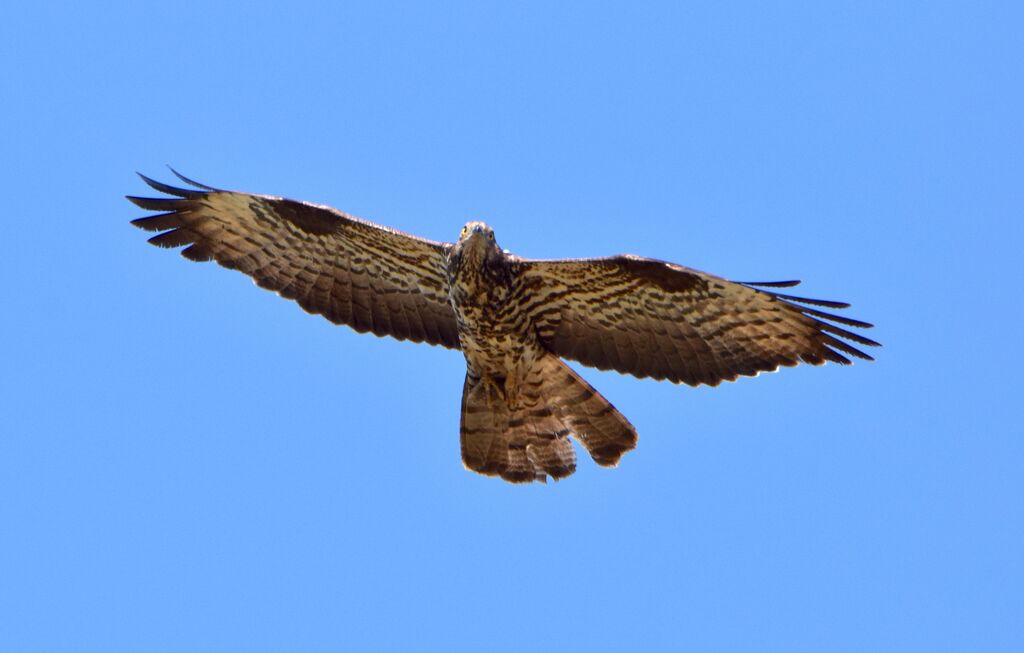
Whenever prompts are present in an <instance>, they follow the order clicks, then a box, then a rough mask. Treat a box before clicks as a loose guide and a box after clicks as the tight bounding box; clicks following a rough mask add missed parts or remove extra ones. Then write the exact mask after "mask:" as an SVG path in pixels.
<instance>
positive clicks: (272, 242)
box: [128, 173, 459, 349]
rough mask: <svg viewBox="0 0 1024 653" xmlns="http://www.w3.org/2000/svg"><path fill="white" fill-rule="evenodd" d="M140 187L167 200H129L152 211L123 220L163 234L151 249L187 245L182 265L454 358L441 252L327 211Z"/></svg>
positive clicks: (217, 193) (262, 198)
mask: <svg viewBox="0 0 1024 653" xmlns="http://www.w3.org/2000/svg"><path fill="white" fill-rule="evenodd" d="M175 174H177V173H175ZM140 176H142V175H140ZM178 176H179V177H181V175H178ZM142 179H143V181H145V182H146V183H147V184H149V185H150V186H151V187H152V188H154V189H156V190H158V191H160V192H162V193H166V194H167V195H170V196H171V197H165V198H159V199H157V198H146V197H128V199H129V200H131V201H132V202H133V203H135V204H136V205H138V206H140V207H142V208H144V209H148V210H151V211H161V213H160V214H159V215H154V216H150V217H145V218H139V219H138V220H133V221H132V224H134V225H135V226H137V227H141V228H142V229H146V230H149V231H160V232H163V233H161V234H159V235H157V236H154V237H153V238H150V240H149V242H151V243H153V244H154V245H158V246H160V247H181V246H185V245H187V247H186V248H185V249H184V250H183V251H182V255H183V256H185V257H186V258H188V259H191V260H193V261H209V260H211V259H212V260H215V261H217V262H218V263H220V264H221V265H223V266H224V267H226V268H231V269H233V270H241V271H242V272H244V273H246V274H248V275H249V276H251V277H252V278H253V279H254V280H255V281H256V283H257V284H258V285H260V286H261V287H263V288H266V289H268V290H273V291H275V292H277V293H278V294H280V295H281V296H282V297H285V298H287V299H294V300H295V301H297V302H298V303H299V305H300V306H302V308H304V309H306V310H307V311H309V312H310V313H317V314H320V315H323V316H324V317H326V318H327V319H328V320H330V321H331V322H334V323H336V324H347V325H348V326H350V327H352V328H353V329H355V330H356V331H359V332H361V333H364V332H367V331H371V332H373V333H374V334H376V335H378V336H393V337H395V338H398V339H399V340H412V341H414V342H428V343H430V344H432V345H444V346H445V347H450V348H452V349H458V347H459V335H458V330H457V327H456V322H455V315H454V313H453V311H452V308H451V305H450V304H449V303H448V293H447V282H446V275H445V259H446V256H447V250H448V248H449V247H450V245H446V244H443V243H436V242H433V241H429V240H425V239H422V238H417V237H415V236H410V235H408V234H404V233H402V232H400V231H396V230H394V229H389V228H388V227H383V226H380V225H376V224H373V223H371V222H367V221H365V220H360V219H358V218H355V217H353V216H350V215H347V214H345V213H342V212H341V211H338V210H335V209H332V208H330V207H327V206H320V205H317V204H309V203H306V202H297V201H295V200H289V199H283V198H280V197H270V196H266V195H250V194H248V193H237V192H232V191H224V190H218V189H215V188H211V187H209V186H203V185H202V184H198V183H196V182H193V181H191V180H189V179H186V178H185V177H181V179H182V181H184V182H186V183H188V184H190V185H193V186H195V187H196V189H184V188H175V187H173V186H168V185H166V184H162V183H160V182H157V181H153V180H152V179H148V178H147V177H144V176H143V177H142Z"/></svg>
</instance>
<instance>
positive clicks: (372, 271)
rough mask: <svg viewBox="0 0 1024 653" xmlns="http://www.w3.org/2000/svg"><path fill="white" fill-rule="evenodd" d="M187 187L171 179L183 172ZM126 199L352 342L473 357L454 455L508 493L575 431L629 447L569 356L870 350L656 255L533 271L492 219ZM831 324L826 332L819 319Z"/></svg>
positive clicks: (608, 358)
mask: <svg viewBox="0 0 1024 653" xmlns="http://www.w3.org/2000/svg"><path fill="white" fill-rule="evenodd" d="M179 176H180V175H179ZM143 179H144V180H145V181H146V182H147V183H148V184H149V185H150V186H152V187H153V188H155V189H157V190H159V191H162V192H164V193H167V194H169V195H171V196H172V197H171V198H160V199H158V198H139V197H129V199H130V200H132V201H133V202H134V203H135V204H137V205H139V206H141V207H143V208H146V209H151V210H157V211H164V213H160V214H159V215H155V216H151V217H147V218H141V219H139V220H135V221H134V224H136V226H139V227H142V228H144V229H149V230H156V231H161V232H163V233H161V234H159V235H157V236H155V237H154V238H152V239H151V242H153V243H154V244H156V245H161V246H165V247H177V246H183V245H187V247H186V249H185V250H184V251H183V252H182V253H183V254H184V255H185V256H186V257H187V258H190V259H192V260H198V261H203V260H210V259H214V260H216V261H217V262H219V263H220V264H222V265H224V266H225V267H228V268H234V269H239V270H241V271H243V272H245V273H247V274H249V275H250V276H252V277H253V278H254V279H255V281H256V282H257V283H258V284H259V285H261V286H263V287H265V288H268V289H271V290H275V291H277V292H278V293H280V294H281V296H283V297H286V298H289V299H294V300H296V301H297V302H299V304H300V305H301V306H302V307H303V308H305V309H306V310H307V311H310V312H313V313H319V314H321V315H323V316H324V317H326V318H327V319H329V320H331V321H333V322H335V323H338V324H346V325H349V326H351V327H352V328H354V329H356V330H357V331H360V332H365V331H371V332H373V333H375V334H377V335H381V336H384V335H387V336H393V337H395V338H398V339H402V340H405V339H409V340H413V341H415V342H428V343H430V344H436V345H443V346H445V347H449V348H452V349H459V350H461V351H462V353H463V354H464V356H465V359H466V379H465V384H464V389H463V398H462V420H461V422H462V424H461V441H462V458H463V462H464V464H465V465H466V467H468V468H469V469H472V470H474V471H477V472H480V473H483V474H487V475H497V476H501V477H502V478H504V479H505V480H508V481H512V482H529V481H534V480H539V481H543V480H545V479H546V478H547V477H548V476H551V477H553V478H556V479H557V478H563V477H565V476H568V475H569V474H571V473H572V472H573V471H574V470H575V468H576V459H575V452H574V449H573V446H572V444H571V442H570V441H569V440H570V437H572V438H575V439H576V440H577V441H579V442H580V443H581V444H582V445H583V446H584V447H585V448H586V449H587V451H588V453H590V455H591V457H592V458H593V459H594V460H595V461H597V462H598V463H599V464H601V465H605V466H613V465H615V464H617V463H618V461H619V459H620V458H621V456H622V454H623V453H625V452H626V451H629V450H630V449H632V448H633V447H635V446H636V440H637V436H636V431H635V429H634V428H633V426H632V425H631V424H630V423H629V422H628V421H627V420H626V418H625V417H623V416H622V415H621V414H620V413H619V412H618V410H616V409H615V407H614V406H612V405H611V404H610V403H609V402H608V401H607V400H606V399H605V398H604V397H602V396H601V395H600V394H599V393H598V392H597V391H595V390H594V389H593V387H591V386H590V385H589V384H588V383H587V382H586V381H584V380H583V379H581V378H580V377H579V376H578V375H577V374H576V373H575V372H574V371H573V370H571V369H570V368H569V367H568V366H567V365H566V364H565V363H564V362H562V361H561V360H560V358H561V357H566V358H572V359H575V360H577V361H579V362H581V363H583V364H586V365H592V366H595V367H598V368H600V369H615V370H618V371H620V372H623V373H628V374H632V375H634V376H638V377H653V378H655V379H668V380H670V381H673V382H675V383H687V384H690V385H698V384H701V383H704V384H708V385H717V384H718V383H719V382H721V381H722V380H734V379H735V378H737V376H740V375H755V374H757V373H758V372H761V371H766V370H774V369H776V368H778V367H779V366H780V365H785V366H789V365H795V364H797V363H798V362H800V361H804V362H808V363H812V364H815V365H818V364H821V363H823V362H825V361H826V360H830V361H833V362H837V363H841V364H848V363H849V362H850V361H849V359H848V358H846V357H845V356H844V355H843V353H846V354H851V355H853V356H857V357H861V358H866V359H870V357H869V356H867V355H866V354H864V353H863V352H861V351H860V350H858V349H856V348H855V347H852V346H851V345H849V344H848V343H847V342H844V341H843V340H841V339H840V338H842V339H845V340H852V341H854V342H856V343H859V344H862V345H868V346H874V345H877V343H875V342H874V341H872V340H869V339H867V338H864V337H863V336H859V335H857V334H854V333H852V332H850V331H848V330H846V329H842V328H840V327H837V326H835V325H834V324H830V323H829V322H828V321H831V322H839V323H840V324H844V325H847V326H853V327H869V326H870V325H869V324H867V323H864V322H860V321H858V320H852V319H850V318H845V317H840V316H837V315H834V314H829V313H824V312H822V311H820V310H817V309H815V308H810V307H809V306H807V304H810V305H812V306H825V307H830V308H844V307H845V306H846V305H845V304H841V303H838V302H828V301H822V300H808V299H803V298H797V297H791V296H788V295H781V294H778V293H776V292H774V291H772V290H759V289H756V288H753V287H752V286H755V285H756V286H760V287H763V288H778V287H787V286H792V285H796V282H776V283H762V284H749V283H748V284H741V283H735V282H731V281H727V280H725V279H722V278H719V277H715V276H713V275H709V274H706V273H703V272H698V271H696V270H690V269H688V268H684V267H682V266H678V265H675V264H671V263H666V262H664V261H656V260H654V259H645V258H640V257H635V256H629V255H623V256H615V257H609V258H600V259H578V260H568V259H566V260H552V261H533V260H529V259H523V258H520V257H517V256H513V255H511V254H508V253H507V252H505V251H503V250H502V249H500V248H499V247H498V245H497V243H496V241H495V238H494V232H493V230H492V229H491V228H490V227H489V226H487V225H486V224H484V223H481V222H471V223H469V224H467V225H466V226H465V227H464V228H463V230H462V234H461V235H460V237H459V239H458V241H457V242H455V243H454V244H445V243H436V242H433V241H428V240H424V239H421V238H417V237H414V236H410V235H408V234H403V233H401V232H398V231H395V230H393V229H389V228H387V227H382V226H380V225H375V224H373V223H370V222H366V221H363V220H359V219H358V218H354V217H352V216H349V215H346V214H344V213H341V212H340V211H336V210H334V209H331V208H329V207H325V206H319V205H315V204H308V203H304V202H296V201H293V200H286V199H282V198H278V197H270V196H262V195H251V194H247V193H237V192H231V191H222V190H218V189H214V188H211V187H208V186H203V185H201V184H196V183H195V182H191V181H190V180H187V179H185V178H184V177H182V179H183V180H184V181H186V182H187V183H190V184H192V185H194V186H196V187H197V188H198V190H189V189H181V188H175V187H171V186H167V185H165V184H161V183H159V182H155V181H153V180H150V179H147V178H145V177H143ZM825 320H828V321H825Z"/></svg>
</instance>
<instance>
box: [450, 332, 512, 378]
mask: <svg viewBox="0 0 1024 653" xmlns="http://www.w3.org/2000/svg"><path fill="white" fill-rule="evenodd" d="M489 327H490V325H471V326H468V327H467V328H465V329H460V330H459V339H460V341H461V344H462V351H463V353H464V354H465V356H466V362H467V363H468V364H469V365H470V367H472V368H473V369H474V371H476V372H477V373H480V374H483V375H486V376H497V377H504V376H506V375H508V374H510V373H511V372H513V371H514V370H516V369H518V368H519V367H521V366H522V365H523V364H524V358H526V357H527V352H528V350H529V347H528V346H527V343H526V341H525V338H523V337H522V335H521V334H518V333H513V332H512V331H511V330H508V329H502V328H494V327H490V328H489Z"/></svg>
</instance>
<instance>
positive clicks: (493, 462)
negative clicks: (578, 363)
mask: <svg viewBox="0 0 1024 653" xmlns="http://www.w3.org/2000/svg"><path fill="white" fill-rule="evenodd" d="M513 386H514V387H516V391H515V392H516V394H515V396H507V394H506V388H508V387H513ZM461 430H462V434H461V436H462V461H463V463H464V464H465V465H466V467H467V468H468V469H471V470H473V471H475V472H479V473H481V474H485V475H488V476H500V477H501V478H503V479H505V480H506V481H510V482H513V483H529V482H531V481H541V482H544V481H546V479H547V477H548V476H550V477H552V478H554V479H560V478H564V477H566V476H569V475H570V474H572V473H573V472H574V471H576V454H575V451H574V449H573V446H572V443H571V442H570V441H569V438H570V437H573V438H575V439H576V440H578V441H579V442H580V443H581V444H582V445H583V446H584V448H586V450H587V452H588V453H589V454H590V455H591V457H592V458H593V459H594V460H595V461H596V462H597V463H598V464H600V465H603V466H615V465H616V464H618V462H619V459H620V458H621V457H622V455H623V454H624V453H625V452H627V451H629V450H631V449H633V448H634V447H635V446H636V442H637V435H636V430H635V429H634V428H633V426H632V425H631V424H630V423H629V422H628V421H627V420H626V418H625V417H623V416H622V414H621V413H619V411H617V410H616V409H615V407H614V406H612V405H611V404H610V403H609V402H608V401H607V400H606V399H605V398H604V397H602V396H601V395H600V394H598V393H597V392H596V391H595V390H594V389H593V388H592V387H591V386H590V384H588V383H587V382H586V381H584V380H583V379H581V378H580V377H579V376H578V375H577V374H576V373H575V372H573V371H572V370H571V369H570V368H569V367H568V366H567V365H566V364H565V363H563V362H562V361H560V360H558V358H557V357H555V356H552V355H550V354H549V355H546V356H544V357H543V358H542V359H541V360H540V361H539V362H538V363H537V364H536V365H535V366H534V367H533V368H532V369H531V370H530V371H529V373H528V374H527V375H526V378H525V379H523V380H522V381H521V382H520V383H518V384H506V383H504V380H502V379H495V378H493V377H478V376H475V375H473V374H467V375H466V383H465V387H464V389H463V395H462V429H461Z"/></svg>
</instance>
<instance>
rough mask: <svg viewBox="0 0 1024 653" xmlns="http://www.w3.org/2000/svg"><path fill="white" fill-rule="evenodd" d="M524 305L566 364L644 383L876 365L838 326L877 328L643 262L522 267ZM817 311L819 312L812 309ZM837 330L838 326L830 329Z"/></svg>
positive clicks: (624, 259)
mask: <svg viewBox="0 0 1024 653" xmlns="http://www.w3.org/2000/svg"><path fill="white" fill-rule="evenodd" d="M515 265H516V268H517V271H518V275H517V276H518V278H519V282H520V284H521V285H520V288H519V291H520V292H521V293H522V294H521V295H520V297H521V298H522V299H521V302H522V305H523V306H524V307H526V310H528V311H530V312H531V318H532V321H533V324H534V325H535V327H536V328H537V331H538V335H539V336H540V338H541V340H542V341H543V342H544V344H545V345H546V346H547V347H548V348H549V349H551V351H553V352H555V353H556V354H558V355H559V356H562V357H564V358H569V359H572V360H576V361H579V362H580V363H583V364H584V365H591V366H594V367H597V368H598V369H602V370H607V369H614V370H617V371H619V372H623V373H626V374H632V375H634V376H637V377H641V378H642V377H653V378H655V379H668V380H670V381H672V382H674V383H680V382H681V383H687V384H689V385H699V384H701V383H706V384H708V385H712V386H714V385H718V384H719V383H720V382H722V381H732V380H735V379H736V377H737V376H740V375H743V376H753V375H755V374H757V373H758V372H764V371H769V370H775V369H777V368H778V367H779V366H780V365H784V366H792V365H796V364H797V363H799V362H801V361H802V362H806V363H811V364H813V365H821V364H822V363H824V362H825V361H826V360H828V361H833V362H835V363H841V364H844V365H847V364H849V363H850V359H849V358H847V356H846V355H850V356H855V357H858V358H863V359H866V360H871V357H870V356H868V355H867V354H865V353H864V352H862V351H860V350H859V349H857V348H856V347H853V346H852V345H850V344H849V343H848V342H845V341H846V340H849V341H852V342H854V343H857V344H860V345H865V346H870V347H874V346H877V345H878V343H876V342H875V341H873V340H869V339H867V338H865V337H863V336H860V335H857V334H855V333H851V332H850V331H848V330H846V329H842V328H840V327H837V326H835V325H834V324H830V323H829V322H828V321H831V322H837V323H839V324H843V325H846V326H851V327H860V328H868V327H870V326H871V325H870V324H868V323H866V322H861V321H859V320H852V319H849V318H846V317H841V316H838V315H832V314H829V313H824V312H822V311H819V310H817V309H815V308H811V307H810V306H823V307H828V308H846V307H847V306H848V305H847V304H843V303H840V302H830V301H823V300H813V299H803V298H799V297H792V296H789V295H781V294H778V293H776V292H774V291H771V290H757V289H755V288H753V287H751V286H755V285H757V286H762V287H767V288H780V287H787V286H795V285H796V284H797V283H799V282H796V281H786V282H775V283H748V284H745V283H735V282H732V281H727V280H725V279H722V278H719V277H716V276H713V275H710V274H706V273H704V272H699V271H697V270H691V269H689V268H684V267H682V266H680V265H675V264H672V263H666V262H664V261H658V260H654V259H647V258H640V257H636V256H628V255H626V256H613V257H609V258H598V259H579V260H555V261H532V260H527V259H519V260H517V261H516V263H515ZM808 305H810V306H808ZM827 320H828V321H827Z"/></svg>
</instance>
